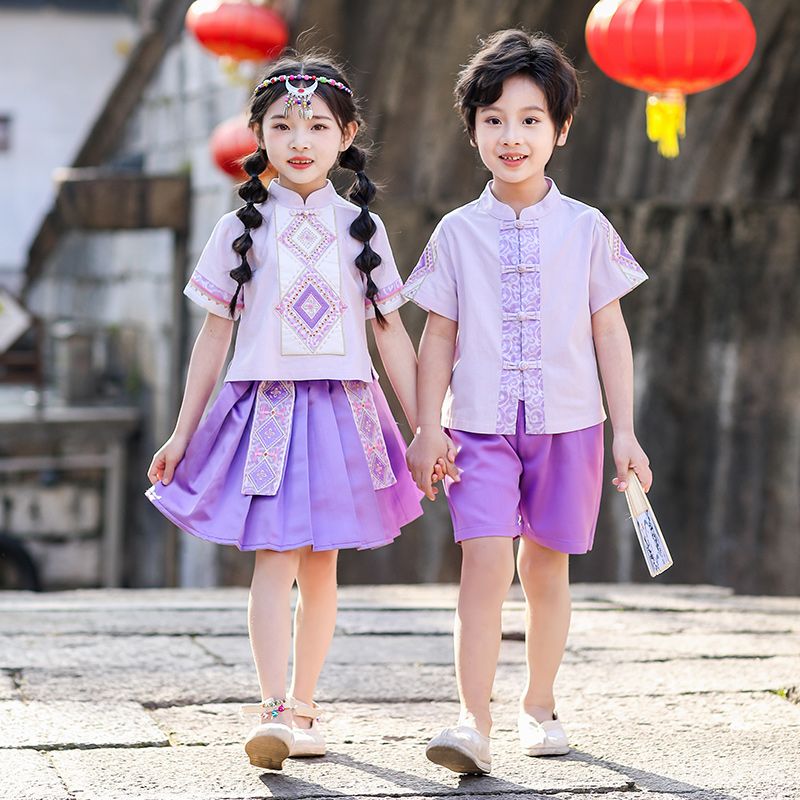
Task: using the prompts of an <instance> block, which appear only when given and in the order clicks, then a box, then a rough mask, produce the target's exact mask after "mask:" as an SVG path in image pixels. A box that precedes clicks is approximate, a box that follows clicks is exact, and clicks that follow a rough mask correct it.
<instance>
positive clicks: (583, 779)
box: [0, 584, 800, 800]
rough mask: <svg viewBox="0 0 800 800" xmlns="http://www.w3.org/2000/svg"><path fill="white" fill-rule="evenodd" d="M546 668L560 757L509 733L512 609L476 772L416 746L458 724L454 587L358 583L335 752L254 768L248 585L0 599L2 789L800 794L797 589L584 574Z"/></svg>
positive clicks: (707, 798) (61, 794)
mask: <svg viewBox="0 0 800 800" xmlns="http://www.w3.org/2000/svg"><path fill="white" fill-rule="evenodd" d="M573 594H574V598H575V613H574V617H573V628H572V633H571V636H570V643H569V648H568V652H567V655H566V658H565V662H564V665H563V667H562V670H561V674H560V677H559V684H558V687H557V688H558V694H559V698H560V699H559V707H560V713H561V716H562V718H563V719H564V721H565V723H566V726H567V729H568V731H569V732H570V734H571V737H572V741H573V745H574V750H573V752H572V753H571V754H570V755H569V756H564V757H558V758H551V759H531V758H526V757H524V756H522V755H520V754H519V752H518V750H517V748H516V742H515V733H514V721H515V698H516V697H517V695H518V693H519V690H520V687H521V683H522V677H523V672H524V651H523V642H522V641H521V633H522V629H523V607H522V604H521V603H520V602H519V599H518V596H516V599H515V598H514V597H513V596H512V599H511V600H510V601H509V602H508V604H507V610H506V614H505V624H504V628H505V633H504V636H505V641H504V642H503V649H502V663H501V665H500V668H499V671H498V677H497V682H496V686H495V698H496V703H495V711H494V713H495V720H496V722H497V723H498V726H497V732H496V735H495V737H494V739H493V751H494V760H495V762H494V763H495V768H494V771H493V774H492V776H491V777H484V778H474V777H463V778H459V777H458V776H456V775H454V774H452V773H449V772H446V771H444V770H441V769H439V768H437V767H435V766H434V765H432V764H430V763H428V762H427V761H426V760H425V757H424V752H423V747H424V744H425V742H426V740H427V739H428V738H429V737H430V736H431V735H432V734H433V733H434V732H436V730H437V729H438V728H439V727H441V726H442V725H444V724H448V723H451V722H453V721H454V719H455V716H456V713H457V706H456V704H455V703H454V696H455V689H454V681H453V668H452V655H451V647H452V641H451V636H450V626H451V620H452V609H453V605H454V600H455V589H454V588H453V587H450V586H421V587H420V586H396V587H380V588H376V587H352V588H347V589H344V590H343V591H342V593H341V608H342V610H341V614H340V618H339V631H338V634H337V637H336V640H335V644H334V646H333V650H332V652H331V655H330V659H329V663H328V665H327V666H326V670H325V673H324V677H323V680H322V683H321V686H320V693H319V699H320V700H321V701H323V702H325V704H326V705H328V706H329V708H330V713H329V714H328V719H327V725H326V729H327V732H328V740H329V744H330V754H329V755H328V756H327V757H325V758H324V759H315V760H306V761H289V762H287V763H286V768H285V769H284V771H283V773H270V772H264V771H262V770H259V769H256V768H254V767H251V766H250V765H249V764H248V762H247V760H246V758H245V756H244V753H243V751H242V747H241V742H242V739H243V737H244V735H245V733H246V731H247V728H248V725H249V723H248V722H247V721H243V720H241V719H240V718H239V717H238V713H237V712H238V706H239V704H240V703H241V702H251V701H256V700H257V699H258V690H257V684H256V680H255V674H254V670H253V668H252V666H251V662H250V653H249V650H248V643H247V637H246V618H245V607H246V593H245V592H244V591H243V590H240V589H221V590H211V591H193V590H191V591H190V590H164V591H162V590H158V591H126V590H113V591H112V590H105V591H103V590H101V591H81V592H68V593H59V594H47V595H39V596H35V595H30V594H27V593H5V594H3V593H0V798H2V800H23V799H24V800H67V799H68V798H69V800H117V798H119V799H120V800H122V798H124V799H125V800H145V798H147V800H150V799H152V800H234V799H236V800H238V799H239V798H259V797H280V798H311V797H315V798H317V797H318V798H340V797H355V798H359V799H360V800H367V799H368V798H378V797H399V798H404V799H405V800H419V798H432V797H455V796H458V797H462V798H463V797H473V798H497V797H500V798H503V799H504V800H513V798H521V797H526V798H539V797H551V798H552V797H557V798H562V800H571V799H572V798H581V800H583V799H584V798H600V797H602V798H604V799H605V800H628V798H631V800H633V799H634V798H636V797H637V796H643V795H647V796H648V797H652V798H654V800H656V799H657V800H661V798H671V797H685V798H687V800H732V799H734V798H737V799H738V800H759V799H760V798H765V800H776V799H777V798H800V705H798V701H799V700H800V696H798V695H799V694H800V692H798V689H799V688H800V598H769V597H735V596H732V595H731V594H730V593H728V592H727V591H726V590H722V589H718V588H713V587H704V586H697V587H664V586H657V585H655V584H651V585H646V586H614V585H578V586H576V587H574V592H573Z"/></svg>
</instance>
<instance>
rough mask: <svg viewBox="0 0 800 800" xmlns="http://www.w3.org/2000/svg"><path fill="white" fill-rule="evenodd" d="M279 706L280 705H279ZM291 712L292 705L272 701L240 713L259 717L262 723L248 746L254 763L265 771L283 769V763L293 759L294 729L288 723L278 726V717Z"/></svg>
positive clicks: (245, 708) (254, 731)
mask: <svg viewBox="0 0 800 800" xmlns="http://www.w3.org/2000/svg"><path fill="white" fill-rule="evenodd" d="M275 702H278V704H279V705H275ZM289 708H290V706H289V704H288V702H284V701H276V699H275V698H268V699H267V700H264V701H263V702H261V703H258V704H254V705H253V704H251V705H244V706H242V707H241V709H240V713H241V714H242V715H243V716H247V715H249V714H259V715H260V718H261V721H260V723H259V724H258V725H256V727H255V728H253V729H252V730H251V731H250V734H249V735H248V737H247V739H246V740H245V743H244V750H245V752H246V753H247V756H248V758H249V759H250V763H251V764H252V765H253V766H254V767H261V768H262V769H283V762H284V760H285V759H286V758H288V756H289V752H290V751H291V749H292V745H293V743H294V735H293V733H292V729H291V728H290V727H289V726H288V725H287V724H285V723H284V722H277V721H276V719H277V716H278V714H279V713H282V712H283V711H284V710H288V709H289Z"/></svg>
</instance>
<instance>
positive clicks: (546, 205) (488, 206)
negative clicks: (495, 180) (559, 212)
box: [478, 177, 561, 221]
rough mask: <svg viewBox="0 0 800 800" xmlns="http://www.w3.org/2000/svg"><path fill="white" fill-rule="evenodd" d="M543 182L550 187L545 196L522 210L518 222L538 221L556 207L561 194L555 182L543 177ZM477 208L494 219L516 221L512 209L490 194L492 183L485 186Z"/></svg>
mask: <svg viewBox="0 0 800 800" xmlns="http://www.w3.org/2000/svg"><path fill="white" fill-rule="evenodd" d="M545 180H546V181H547V185H548V186H549V187H550V188H549V189H548V190H547V194H546V195H545V196H544V197H543V198H542V199H541V200H540V201H539V202H538V203H534V204H533V205H532V206H527V207H526V208H523V209H522V212H521V213H520V215H519V219H520V220H535V219H539V218H541V217H543V216H544V215H545V214H549V213H550V212H551V211H552V210H553V209H554V208H556V207H557V206H558V204H559V202H560V200H561V192H559V191H558V186H556V182H555V181H554V180H553V179H552V178H547V177H545ZM478 206H479V208H480V209H481V210H483V211H486V213H487V214H490V215H491V216H493V217H494V218H495V219H499V220H511V221H514V220H516V219H517V215H516V213H515V212H514V209H513V208H511V206H508V205H506V204H505V203H503V202H501V201H500V200H498V199H497V198H496V197H495V196H494V194H493V193H492V181H489V182H488V183H487V184H486V188H485V189H484V190H483V192H482V193H481V196H480V198H479V199H478Z"/></svg>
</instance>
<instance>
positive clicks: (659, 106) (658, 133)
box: [647, 92, 686, 158]
mask: <svg viewBox="0 0 800 800" xmlns="http://www.w3.org/2000/svg"><path fill="white" fill-rule="evenodd" d="M685 135H686V98H685V97H684V96H683V95H682V94H681V93H680V92H669V93H667V94H651V95H650V96H649V97H648V98H647V136H648V138H649V139H650V141H651V142H658V152H659V153H660V154H661V155H662V156H664V158H676V157H677V155H678V153H679V152H680V149H679V147H678V137H680V138H681V139H682V138H683V137H684V136H685Z"/></svg>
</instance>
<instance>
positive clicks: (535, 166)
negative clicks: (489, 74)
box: [475, 75, 572, 184]
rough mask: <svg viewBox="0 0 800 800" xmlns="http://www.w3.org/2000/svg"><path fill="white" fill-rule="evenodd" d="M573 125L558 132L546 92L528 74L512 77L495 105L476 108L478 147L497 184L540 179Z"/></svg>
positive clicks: (507, 80) (566, 124)
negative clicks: (551, 157)
mask: <svg viewBox="0 0 800 800" xmlns="http://www.w3.org/2000/svg"><path fill="white" fill-rule="evenodd" d="M571 122H572V119H569V120H567V122H566V123H565V125H564V127H563V128H562V129H561V130H560V131H556V127H555V124H554V122H553V120H552V118H551V117H550V114H549V112H548V110H547V100H546V99H545V96H544V92H543V91H542V90H541V89H540V88H539V86H538V85H537V84H536V83H535V82H534V81H533V80H532V79H531V78H529V77H528V76H527V75H512V76H511V77H510V78H507V79H506V80H505V81H504V82H503V91H502V94H501V95H500V97H499V98H498V99H497V100H496V101H495V102H494V103H492V105H490V106H484V107H482V108H478V109H477V111H476V114H475V145H476V146H477V148H478V152H479V153H480V156H481V161H483V163H484V164H485V165H486V168H487V169H488V170H489V171H490V172H491V173H492V177H493V178H494V179H495V181H498V182H503V183H509V184H519V183H523V182H525V181H528V180H532V179H533V180H538V179H541V178H543V177H544V168H545V165H546V164H547V162H548V161H549V160H550V156H551V155H552V154H553V150H554V149H555V148H556V146H561V145H563V144H564V143H565V142H566V141H567V134H568V133H569V126H570V124H571Z"/></svg>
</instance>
